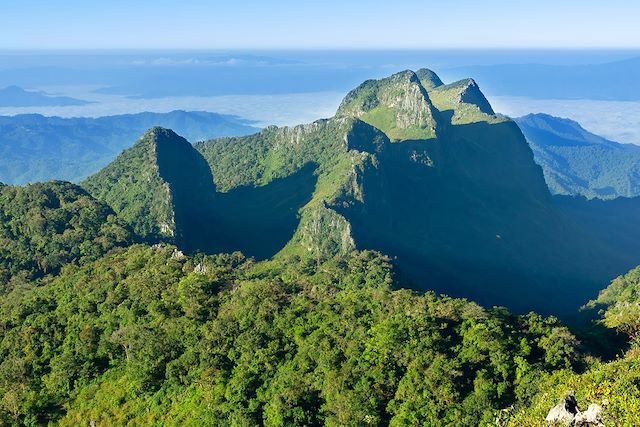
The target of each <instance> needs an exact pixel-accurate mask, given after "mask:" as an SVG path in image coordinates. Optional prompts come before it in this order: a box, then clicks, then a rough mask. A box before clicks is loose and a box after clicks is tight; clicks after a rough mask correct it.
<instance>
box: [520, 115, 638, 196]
mask: <svg viewBox="0 0 640 427" xmlns="http://www.w3.org/2000/svg"><path fill="white" fill-rule="evenodd" d="M515 120H516V123H518V126H519V127H520V129H521V130H522V132H523V133H524V135H525V137H526V138H527V141H528V142H529V145H530V146H531V148H532V150H533V153H534V156H535V161H536V163H538V164H539V165H540V166H542V169H543V171H544V177H545V180H546V182H547V184H548V185H549V189H550V190H551V192H552V193H554V194H564V195H582V196H585V197H587V198H590V199H591V198H596V197H597V198H601V199H611V198H615V197H635V196H638V195H640V146H636V145H631V144H619V143H617V142H613V141H609V140H607V139H605V138H602V137H600V136H598V135H594V134H592V133H590V132H588V131H586V130H585V129H584V128H582V127H581V126H580V124H578V123H576V122H574V121H572V120H569V119H561V118H558V117H553V116H549V115H547V114H530V115H527V116H524V117H520V118H517V119H515Z"/></svg>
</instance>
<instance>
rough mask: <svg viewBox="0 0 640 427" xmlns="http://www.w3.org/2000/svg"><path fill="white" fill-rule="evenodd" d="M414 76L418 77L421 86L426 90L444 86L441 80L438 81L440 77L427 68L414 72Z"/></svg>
mask: <svg viewBox="0 0 640 427" xmlns="http://www.w3.org/2000/svg"><path fill="white" fill-rule="evenodd" d="M416 76H418V79H420V83H422V86H424V88H425V89H427V90H431V89H435V88H437V87H440V86H443V85H444V83H443V82H442V80H440V77H438V75H437V74H436V73H435V72H433V71H432V70H430V69H428V68H420V69H419V70H418V71H416Z"/></svg>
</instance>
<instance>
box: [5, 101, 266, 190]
mask: <svg viewBox="0 0 640 427" xmlns="http://www.w3.org/2000/svg"><path fill="white" fill-rule="evenodd" d="M157 125H160V126H164V127H169V128H172V129H175V130H176V131H177V132H180V134H181V135H184V136H185V137H186V138H187V139H189V140H190V141H192V142H195V141H198V140H203V139H208V138H212V137H217V136H228V135H246V134H250V133H253V132H256V131H257V130H258V129H256V128H253V127H251V126H250V125H249V124H248V123H247V122H245V121H243V120H240V119H238V118H235V117H232V116H225V115H220V114H215V113H207V112H198V111H192V112H186V111H172V112H170V113H139V114H125V115H119V116H105V117H98V118H82V117H77V118H60V117H45V116H41V115H39V114H20V115H16V116H0V181H2V182H5V183H7V184H25V183H28V182H35V181H46V180H50V179H61V180H67V181H74V182H75V181H79V180H81V179H83V178H85V177H87V176H88V175H90V174H92V173H95V172H97V171H98V170H100V169H101V168H103V167H104V166H106V165H107V164H108V163H109V162H110V161H111V160H113V159H114V158H115V157H116V156H117V155H118V154H119V153H120V152H121V151H122V150H123V149H125V148H127V147H128V146H130V144H131V141H135V140H136V139H137V138H138V137H139V136H140V135H142V134H143V133H144V132H145V131H146V130H147V129H149V128H151V127H153V126H157Z"/></svg>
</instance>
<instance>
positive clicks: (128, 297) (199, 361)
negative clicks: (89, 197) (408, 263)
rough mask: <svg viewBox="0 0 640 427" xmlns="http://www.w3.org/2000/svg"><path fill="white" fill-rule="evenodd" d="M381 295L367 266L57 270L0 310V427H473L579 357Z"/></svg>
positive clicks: (542, 337)
mask: <svg viewBox="0 0 640 427" xmlns="http://www.w3.org/2000/svg"><path fill="white" fill-rule="evenodd" d="M392 283H393V278H392V271H391V269H390V267H389V263H388V260H387V259H386V258H384V257H382V256H380V255H378V254H376V253H372V252H356V253H354V254H353V255H352V256H350V257H348V258H344V259H333V260H330V261H328V262H326V263H324V264H322V265H320V266H318V265H315V264H307V263H304V262H297V261H296V260H295V259H289V260H288V261H287V262H286V263H275V262H269V263H261V264H257V265H254V264H253V263H252V261H250V260H246V259H244V258H243V257H242V256H241V255H240V254H238V253H236V254H231V255H219V256H210V257H201V256H199V257H195V258H184V256H182V255H181V254H180V253H179V252H177V251H176V250H175V248H174V247H171V246H154V247H149V246H141V245H139V246H132V247H130V248H129V249H116V250H114V251H113V252H111V253H110V254H109V255H107V256H105V257H104V258H101V259H99V260H98V261H96V262H95V263H92V264H90V265H86V266H81V267H79V266H74V265H70V266H68V267H65V268H64V269H63V272H62V274H61V275H60V276H59V277H57V278H55V279H53V280H45V281H41V282H40V283H38V285H33V284H29V285H23V286H20V287H16V288H15V289H13V290H12V291H11V292H10V293H8V294H6V295H5V296H3V297H1V298H0V322H1V327H0V338H1V342H0V360H2V362H1V363H0V399H1V400H0V402H1V416H2V421H3V422H4V423H7V424H11V423H14V424H24V425H36V424H41V423H46V422H51V421H55V422H59V423H60V424H61V425H79V424H86V423H88V422H89V421H91V420H93V421H96V422H97V423H98V425H112V424H124V423H130V424H133V425H148V424H162V425H203V424H208V425H270V426H277V425H323V424H324V425H417V424H425V423H426V424H427V425H434V426H437V425H456V426H461V425H463V426H464V425H469V426H475V425H478V424H479V423H482V422H489V421H491V420H493V413H494V410H495V409H497V408H502V407H506V406H509V405H511V404H513V403H514V402H516V401H517V400H526V399H527V397H528V396H529V395H530V393H531V388H532V385H533V384H535V382H536V379H537V378H538V377H539V376H540V373H541V372H548V371H551V370H555V369H559V368H568V367H570V366H571V364H572V363H573V362H574V360H575V358H576V352H575V341H574V338H573V337H572V335H571V334H569V333H568V331H567V330H566V329H565V328H563V327H561V326H559V325H558V323H557V321H555V320H554V319H542V318H540V317H539V316H536V315H533V314H531V315H528V316H524V317H517V316H513V315H511V314H509V313H508V312H506V311H505V310H502V309H491V310H485V309H483V308H481V307H480V306H478V305H476V304H473V303H470V302H467V301H465V300H460V299H450V298H444V297H436V296H435V295H433V294H425V295H418V294H416V293H413V292H411V291H407V290H392V289H391V285H392Z"/></svg>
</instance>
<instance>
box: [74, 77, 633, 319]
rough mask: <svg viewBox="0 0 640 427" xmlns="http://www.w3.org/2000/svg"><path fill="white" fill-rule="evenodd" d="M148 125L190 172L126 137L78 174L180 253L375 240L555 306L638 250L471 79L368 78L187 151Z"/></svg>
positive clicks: (425, 286) (320, 251)
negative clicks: (541, 157)
mask: <svg viewBox="0 0 640 427" xmlns="http://www.w3.org/2000/svg"><path fill="white" fill-rule="evenodd" d="M421 76H422V78H423V79H424V80H425V83H424V84H423V83H422V81H421ZM427 88H429V89H427ZM156 132H161V133H163V135H164V134H166V135H170V137H168V138H167V144H168V143H173V144H174V145H175V147H176V148H175V149H176V150H178V147H179V150H180V151H181V152H182V154H181V156H182V157H180V156H177V155H175V156H171V157H167V159H166V164H167V165H171V166H170V167H173V168H174V169H180V168H182V169H188V170H189V171H191V172H192V174H191V175H190V177H189V179H187V180H184V181H183V180H182V178H180V179H179V180H178V181H177V182H172V178H170V177H169V176H168V175H167V174H164V173H163V172H162V168H163V167H162V163H163V160H162V158H161V156H160V155H159V154H160V152H159V151H158V153H157V154H158V155H155V154H152V153H154V149H153V148H152V147H153V144H151V146H149V145H144V144H142V145H140V144H138V145H137V146H134V148H133V149H132V150H130V151H128V152H125V154H123V155H122V156H121V157H120V158H119V159H117V160H116V161H115V162H114V163H113V164H112V165H111V166H110V167H108V168H107V169H105V170H104V171H102V172H100V173H98V174H97V175H95V176H94V177H91V178H89V179H88V180H87V181H86V182H85V183H84V184H83V185H84V186H85V188H87V189H88V191H89V192H90V193H91V194H92V195H94V196H95V197H96V198H98V199H100V200H102V201H104V202H106V203H108V204H109V205H110V206H112V207H113V208H114V210H115V211H116V212H118V214H119V215H120V216H121V217H123V218H124V219H125V220H127V221H128V222H129V223H130V224H131V225H132V226H133V228H134V229H135V230H137V231H138V232H139V233H141V234H143V235H145V236H148V237H149V236H152V237H154V238H160V239H161V240H162V239H169V240H170V241H173V242H176V243H177V244H178V245H179V246H180V247H181V248H183V249H184V250H186V251H187V252H192V251H198V250H201V251H205V252H209V253H215V252H220V251H225V252H228V251H233V250H241V251H243V253H245V254H246V255H249V256H254V257H257V258H258V259H266V258H271V257H274V256H275V257H276V258H278V259H288V258H289V259H310V260H314V262H316V263H321V262H323V260H326V259H328V258H330V257H333V256H335V255H337V254H343V255H346V254H348V253H350V252H351V251H353V250H354V249H374V250H378V251H381V252H383V253H385V254H388V255H391V256H393V257H394V263H395V264H396V265H397V267H398V270H399V272H400V274H401V275H402V277H403V278H404V279H405V280H406V286H409V287H412V288H414V289H418V290H435V291H437V292H443V293H447V294H450V295H453V296H463V297H468V298H472V299H475V300H477V301H479V302H481V303H483V304H488V305H492V304H501V305H506V306H508V307H510V308H512V309H514V310H516V311H527V310H530V309H533V308H535V309H537V310H540V311H543V312H553V313H556V314H562V313H567V312H571V311H572V310H574V309H575V308H576V307H578V306H579V305H581V304H582V303H583V302H584V301H585V300H587V299H589V298H591V297H592V296H593V295H595V293H596V292H597V290H598V289H599V288H600V287H601V286H602V283H606V281H607V280H609V279H610V277H613V276H614V275H615V274H617V273H618V272H620V271H623V270H624V269H627V268H629V267H630V266H631V265H633V264H632V263H633V262H634V257H635V258H637V253H633V252H629V251H628V248H629V246H628V245H624V248H623V247H622V246H621V245H618V244H617V243H616V242H612V241H611V240H607V239H603V238H602V236H601V235H598V234H597V233H593V232H592V231H591V230H589V229H588V227H586V226H583V225H580V224H576V223H574V221H573V220H572V218H571V217H570V216H568V215H567V214H566V213H565V211H564V210H563V209H562V208H560V207H558V205H557V204H556V203H555V202H554V200H553V198H552V197H551V195H550V193H549V191H548V189H547V186H546V184H545V181H544V177H543V174H542V170H541V168H540V167H539V166H537V165H536V164H535V162H534V159H533V154H532V151H531V149H530V148H529V146H528V144H527V142H526V140H525V138H524V137H523V135H522V133H521V131H520V129H519V128H518V126H517V125H516V123H514V122H513V121H511V120H509V119H507V118H504V117H501V116H497V115H495V114H494V113H493V110H492V109H491V106H490V105H489V103H488V102H487V100H486V98H485V97H484V95H483V94H482V92H481V91H480V89H479V87H478V85H477V84H476V83H475V81H473V80H471V79H465V80H462V81H459V82H455V83H452V84H448V85H444V84H442V82H441V81H440V80H439V79H438V78H437V76H435V74H434V73H433V72H431V71H428V70H419V71H418V72H417V73H414V72H412V71H404V72H401V73H398V74H395V75H393V76H390V77H387V78H384V79H381V80H369V81H366V82H365V83H363V84H362V85H361V86H359V87H358V88H356V89H354V90H353V91H351V92H350V93H349V94H348V95H347V96H346V97H345V99H344V100H343V102H342V103H341V105H340V107H339V108H338V111H337V113H336V116H335V117H333V118H331V119H327V120H319V121H316V122H314V123H311V124H308V125H300V126H295V127H285V128H276V127H269V128H267V129H265V130H263V131H261V132H259V133H257V134H254V135H250V136H245V137H231V138H222V139H216V140H211V141H205V142H199V143H197V144H196V145H195V149H196V150H197V151H198V152H199V154H198V155H196V153H195V150H193V151H194V153H187V152H188V151H189V150H191V147H190V146H188V145H187V144H186V143H185V142H184V141H181V139H180V138H178V137H177V136H175V135H172V134H171V133H169V131H164V130H157V131H156ZM154 156H155V157H154ZM198 156H201V158H200V157H198ZM202 158H203V159H204V160H203V159H202ZM181 159H182V160H181ZM204 161H206V163H208V166H209V170H205V169H206V168H205V167H203V166H202V165H203V162H204ZM141 171H144V172H143V173H141ZM178 188H185V189H186V190H185V191H183V192H182V193H181V194H184V195H188V194H190V192H192V193H193V194H195V193H197V194H200V195H199V196H197V200H198V201H197V202H195V201H193V200H191V199H190V197H191V196H184V197H183V196H180V195H179V194H180V190H178ZM193 204H197V205H198V206H196V207H194V209H191V208H188V207H187V206H192V205H193ZM179 211H183V212H190V215H191V216H188V218H189V220H188V221H181V220H180V219H179V217H180V214H179V213H178V212H179ZM597 214H598V212H595V211H594V212H593V215H596V216H597ZM184 217H185V218H187V216H184ZM143 218H144V219H143ZM140 222H144V223H145V224H144V225H140ZM147 222H148V223H147ZM194 224H195V226H194ZM190 230H191V231H190ZM637 234H638V233H637V232H632V233H631V236H636V235H637ZM172 236H173V237H172ZM256 236H261V237H260V238H257V237H256ZM263 236H268V237H263ZM172 239H173V240H172ZM594 254H595V256H594ZM514 284H517V286H515V285H514ZM550 293H553V294H554V295H555V297H554V298H553V299H550V298H549V297H548V296H549V294H550Z"/></svg>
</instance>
